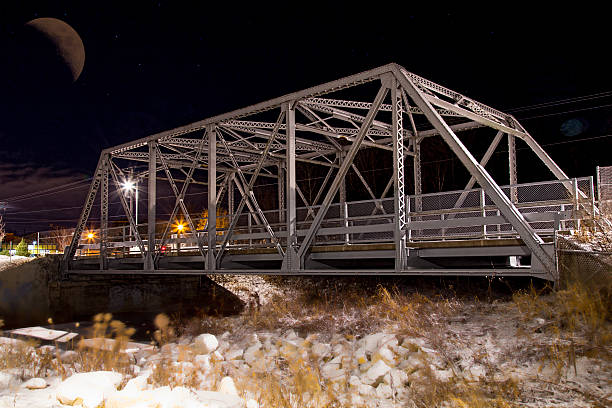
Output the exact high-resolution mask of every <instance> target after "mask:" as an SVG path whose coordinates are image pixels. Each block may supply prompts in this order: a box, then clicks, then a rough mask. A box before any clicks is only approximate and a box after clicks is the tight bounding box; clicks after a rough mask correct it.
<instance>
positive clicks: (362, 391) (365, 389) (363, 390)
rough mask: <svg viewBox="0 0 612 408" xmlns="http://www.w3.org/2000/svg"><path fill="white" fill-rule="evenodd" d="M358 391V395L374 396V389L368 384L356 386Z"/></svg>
mask: <svg viewBox="0 0 612 408" xmlns="http://www.w3.org/2000/svg"><path fill="white" fill-rule="evenodd" d="M358 390H359V395H375V394H376V388H374V387H372V386H371V385H368V384H360V385H359V386H358Z"/></svg>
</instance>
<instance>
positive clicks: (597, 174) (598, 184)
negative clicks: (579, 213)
mask: <svg viewBox="0 0 612 408" xmlns="http://www.w3.org/2000/svg"><path fill="white" fill-rule="evenodd" d="M595 177H596V178H597V203H599V204H600V205H601V175H600V174H599V166H597V167H595Z"/></svg>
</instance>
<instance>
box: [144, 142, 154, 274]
mask: <svg viewBox="0 0 612 408" xmlns="http://www.w3.org/2000/svg"><path fill="white" fill-rule="evenodd" d="M148 145H149V175H148V177H149V186H148V190H147V206H148V211H147V256H146V257H145V261H144V269H145V270H154V269H155V263H154V262H153V259H154V255H155V223H156V222H157V212H156V210H157V155H156V153H155V151H156V146H157V142H155V141H150V142H149V143H148Z"/></svg>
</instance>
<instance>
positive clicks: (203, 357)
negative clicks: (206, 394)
mask: <svg viewBox="0 0 612 408" xmlns="http://www.w3.org/2000/svg"><path fill="white" fill-rule="evenodd" d="M193 362H194V363H195V365H196V366H198V367H199V368H200V369H201V370H203V371H208V370H209V369H210V355H208V354H198V355H197V356H195V357H194V358H193Z"/></svg>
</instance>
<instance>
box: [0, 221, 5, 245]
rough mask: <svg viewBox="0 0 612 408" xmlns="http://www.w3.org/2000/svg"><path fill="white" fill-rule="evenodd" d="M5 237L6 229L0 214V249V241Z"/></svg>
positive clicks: (0, 243)
mask: <svg viewBox="0 0 612 408" xmlns="http://www.w3.org/2000/svg"><path fill="white" fill-rule="evenodd" d="M5 236H6V229H5V225H4V220H3V219H2V214H0V247H2V241H4V237H5Z"/></svg>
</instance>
